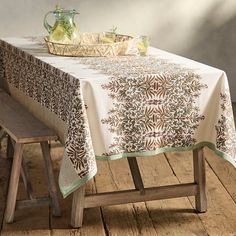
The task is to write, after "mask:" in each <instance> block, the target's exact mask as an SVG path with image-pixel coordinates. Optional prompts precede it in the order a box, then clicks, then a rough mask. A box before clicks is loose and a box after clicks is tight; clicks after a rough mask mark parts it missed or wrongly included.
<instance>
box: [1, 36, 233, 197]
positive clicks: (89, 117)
mask: <svg viewBox="0 0 236 236" xmlns="http://www.w3.org/2000/svg"><path fill="white" fill-rule="evenodd" d="M0 80H4V81H7V83H9V84H11V86H14V87H15V88H17V89H19V90H20V91H22V92H23V93H24V94H26V95H27V96H29V97H30V98H32V99H33V100H34V101H36V102H37V103H39V104H41V106H43V107H46V108H47V109H48V110H50V111H51V112H53V113H55V114H56V115H57V116H58V117H59V118H60V119H61V120H62V121H64V122H66V124H67V125H68V133H67V134H66V142H65V152H64V156H63V160H62V165H61V168H60V175H59V186H60V189H61V192H62V194H63V196H64V197H66V196H68V195H69V194H70V193H72V192H73V191H75V190H76V189H77V188H79V187H80V186H81V185H83V184H84V183H86V182H87V181H88V180H89V179H91V178H92V177H93V176H94V175H95V174H96V172H97V166H96V159H101V160H104V159H106V160H107V159H112V160H113V159H118V158H122V157H132V156H147V157H148V156H154V155H157V154H159V153H163V152H170V151H185V150H193V149H195V148H198V147H203V146H208V147H209V148H211V149H212V150H213V151H215V152H216V153H217V154H218V155H219V156H220V157H223V158H224V159H226V160H228V161H229V162H230V163H232V164H233V165H234V166H235V167H236V157H235V150H236V149H235V147H236V135H235V134H236V133H235V126H234V119H233V112H232V106H231V100H230V92H229V85H228V80H227V76H226V74H225V72H224V71H222V70H219V69H216V68H213V67H210V66H207V65H204V64H200V63H198V62H195V61H192V60H189V59H186V58H183V57H179V56H177V55H174V54H171V53H167V52H165V51H162V50H158V49H155V48H150V51H149V54H148V55H147V56H135V55H126V56H120V57H112V58H109V57H108V58H106V57H91V58H79V57H61V56H54V55H51V54H49V53H48V52H47V48H46V47H45V45H44V43H42V40H41V39H38V38H35V37H23V38H5V39H2V40H1V41H0Z"/></svg>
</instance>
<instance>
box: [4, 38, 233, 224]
mask: <svg viewBox="0 0 236 236" xmlns="http://www.w3.org/2000/svg"><path fill="white" fill-rule="evenodd" d="M7 41H9V42H10V44H9V45H11V44H14V43H12V42H13V41H15V39H13V40H12V39H10V40H7ZM16 41H17V40H16ZM19 41H20V40H19ZM22 42H24V43H28V42H30V43H29V45H28V46H27V47H28V48H27V47H25V48H24V47H23V46H20V45H22V43H19V45H18V44H17V43H16V48H17V50H19V52H17V53H19V55H20V57H21V56H22V57H23V58H24V57H25V56H26V57H29V60H31V59H32V60H35V63H36V64H37V63H41V61H42V62H43V63H44V60H45V61H46V63H47V64H45V65H44V64H43V68H46V69H47V66H48V67H49V65H50V68H51V67H52V68H53V70H54V69H57V70H58V71H59V72H58V73H62V74H61V75H62V76H64V74H65V75H68V74H69V75H70V76H72V75H73V78H76V76H77V75H75V74H73V73H74V72H76V73H80V72H81V74H82V75H83V76H84V78H83V80H81V81H87V80H88V79H89V78H90V77H89V76H91V77H94V78H96V77H98V78H100V77H101V75H100V74H96V73H94V71H93V70H96V66H97V65H95V64H93V63H94V61H92V59H91V61H89V60H90V59H88V64H89V63H90V65H92V66H94V68H92V69H93V70H92V71H90V69H88V71H90V72H89V73H90V74H89V75H85V74H83V70H84V71H86V70H87V67H86V66H87V65H86V64H85V65H81V64H80V65H81V66H80V67H79V68H80V69H81V71H78V70H76V67H75V66H74V65H73V66H74V67H73V68H74V69H73V68H67V67H65V68H60V69H58V68H59V66H58V65H59V64H60V63H62V62H63V59H62V58H56V57H52V56H50V55H49V54H47V52H46V49H45V48H42V45H39V43H38V42H37V41H35V39H31V38H26V39H22ZM9 45H8V46H7V47H11V46H9ZM23 45H24V44H23ZM38 47H39V48H40V50H36V48H38ZM13 49H14V48H13ZM14 50H15V49H14ZM153 50H154V54H158V53H159V54H160V55H161V56H162V57H163V58H164V59H160V61H161V66H162V67H163V68H164V69H163V70H164V72H165V69H166V70H168V73H172V72H173V71H172V70H173V68H177V71H178V73H179V74H178V73H177V74H176V75H177V76H178V75H179V76H180V78H182V77H181V76H186V77H188V76H192V77H194V76H195V78H196V81H193V82H199V81H201V76H202V77H203V78H205V77H206V78H205V82H206V83H207V81H209V78H210V77H212V78H216V81H213V80H212V81H211V83H213V82H214V83H213V84H218V81H222V78H223V79H224V80H223V81H224V82H225V81H226V82H227V77H226V76H225V74H224V73H223V74H222V71H220V70H217V69H214V68H210V67H207V66H204V65H202V64H198V63H196V62H192V61H189V60H187V59H184V58H179V57H178V56H175V55H172V54H168V53H165V52H163V51H161V50H156V49H153ZM21 54H22V55H21ZM32 55H33V58H32ZM20 57H19V58H20ZM0 58H1V57H0ZM35 58H36V59H35ZM54 58H55V60H56V61H55V62H54V61H53V60H54ZM166 58H171V59H172V58H173V60H174V61H175V59H176V61H178V63H180V64H181V63H184V65H185V66H186V68H187V67H193V68H194V69H193V70H198V68H201V70H200V72H198V73H199V75H198V74H194V73H195V72H192V69H191V70H188V69H186V68H184V67H183V68H182V67H179V66H177V67H176V65H175V64H171V65H172V66H171V67H170V66H169V67H168V68H167V65H169V64H168V63H169V62H166V61H165V60H166ZM19 60H20V59H19ZM64 60H65V62H67V63H68V60H71V63H72V64H73V62H75V63H76V60H77V59H74V58H73V59H68V58H65V59H64ZM101 60H102V59H101ZM124 60H125V59H124ZM127 60H128V63H130V62H129V59H127ZM142 60H144V61H145V60H146V59H142ZM147 60H148V59H147ZM151 60H154V59H151ZM57 61H58V62H57ZM0 62H1V60H0ZM85 62H86V63H87V61H86V60H85ZM9 63H10V62H9ZM57 63H58V65H57ZM101 63H103V62H101ZM112 63H113V64H114V62H113V61H112V59H111V64H112ZM0 65H1V64H0ZM40 65H41V64H40ZM102 65H103V64H102ZM37 66H38V65H37ZM104 66H105V65H104ZM25 69H26V68H25ZM72 69H73V70H74V71H72V72H70V70H72ZM139 69H140V70H141V69H142V68H139ZM9 70H10V69H9ZM61 70H62V71H63V72H60V71H61ZM185 70H186V71H187V72H186V73H185ZM26 71H27V70H26ZM39 73H40V72H39ZM114 73H116V71H115V72H114ZM162 73H163V72H162ZM168 73H167V74H168ZM104 75H106V74H105V73H104ZM20 76H22V74H20ZM39 76H40V75H39ZM86 76H87V77H88V79H87V77H86ZM106 76H107V75H106ZM106 76H104V78H107V77H106ZM117 76H118V75H117ZM118 77H119V76H118ZM142 78H144V77H140V79H142ZM11 79H12V78H9V80H8V79H2V80H1V71H0V83H1V86H2V87H3V88H4V89H5V90H6V91H8V92H9V93H10V94H11V95H12V96H13V97H14V98H15V99H16V100H17V101H19V102H20V103H21V104H23V105H24V106H25V107H26V108H27V109H28V110H29V111H30V112H31V113H32V114H34V115H35V116H36V117H37V118H38V119H40V120H41V121H42V122H44V123H45V124H47V126H49V127H50V128H52V129H53V130H55V131H56V133H57V134H58V136H59V137H60V140H61V142H62V143H65V141H66V138H67V134H68V129H69V127H68V122H66V121H65V120H63V119H61V117H59V116H58V114H56V113H55V112H53V111H52V110H50V109H51V108H48V107H46V106H45V105H43V104H42V103H40V102H37V101H35V99H34V98H32V97H31V96H29V95H27V92H24V91H22V89H21V88H20V87H17V86H15V85H14V82H9V81H11ZM13 79H14V80H15V78H13ZM144 79H145V78H144ZM154 79H157V80H158V79H164V77H163V76H162V74H161V75H158V76H157V77H155V78H154ZM101 80H102V78H101ZM207 85H208V84H207ZM35 86H37V84H35ZM193 86H194V85H193ZM224 86H225V87H224ZM224 86H223V87H222V89H223V91H224V89H226V90H227V83H225V84H224ZM39 88H40V86H39ZM199 89H202V90H204V89H208V90H209V91H210V92H212V91H214V93H218V92H219V91H220V92H221V91H222V90H220V89H219V88H218V87H217V89H219V91H218V90H214V89H215V88H214V86H213V85H212V87H210V85H208V87H207V86H205V87H204V86H202V87H201V86H199ZM199 91H200V90H199ZM209 91H208V92H206V94H209ZM220 92H219V97H220ZM199 93H200V92H199ZM52 95H53V94H52ZM195 95H196V96H198V94H195ZM32 96H33V95H32ZM84 96H85V102H86V103H87V102H88V103H89V105H88V107H90V106H91V101H90V100H86V99H87V97H86V96H87V95H86V94H84ZM161 96H162V95H161ZM208 99H210V100H209V101H211V103H214V105H215V106H216V108H217V106H220V103H219V102H220V100H217V99H211V98H210V97H209V95H208ZM199 101H200V102H203V100H202V99H200V100H199ZM199 101H198V102H199ZM194 104H196V103H194ZM213 107H214V106H213ZM217 109H218V108H217ZM217 109H216V111H218V112H219V109H218V110H217ZM90 111H91V109H90ZM90 111H88V113H89V112H90ZM214 112H215V111H214ZM220 112H223V110H222V111H221V110H220ZM91 114H92V113H91ZM209 114H211V113H209ZM219 114H221V113H219ZM204 115H205V113H204ZM206 115H207V113H206ZM219 116H220V115H219ZM88 117H89V115H88ZM210 118H212V117H211V116H210ZM210 118H208V117H206V119H205V117H202V118H199V119H200V120H201V119H202V120H204V119H205V120H207V122H208V123H209V119H210ZM89 119H90V118H89ZM216 121H217V120H216ZM199 122H200V121H199ZM204 131H205V130H204V128H201V129H200V131H199V132H204ZM232 133H233V134H234V133H235V131H234V130H232ZM93 135H95V134H93V133H92V136H93ZM206 137H208V136H207V135H206ZM208 138H209V137H208ZM206 139H207V138H206ZM200 141H208V140H204V138H203V140H200ZM204 145H207V146H209V147H210V148H212V149H213V150H214V149H215V147H214V144H212V143H210V142H199V144H197V145H195V146H194V150H193V160H194V162H193V163H194V180H193V182H192V183H186V184H178V185H171V186H161V187H154V188H145V187H144V185H143V181H142V178H141V174H140V171H139V168H138V164H137V160H136V156H138V155H135V154H133V155H127V156H125V157H127V160H128V163H129V167H130V170H131V174H132V177H133V182H134V187H135V188H134V189H132V190H125V191H118V192H109V193H98V194H92V195H86V193H85V187H84V185H81V186H80V187H79V188H77V190H76V191H75V192H74V193H73V203H72V216H71V224H72V226H73V227H80V226H81V225H82V219H83V209H84V208H91V207H98V206H106V205H114V204H125V203H130V202H142V201H150V200H158V199H167V198H176V197H184V196H195V200H196V209H197V210H198V211H199V212H205V211H206V209H207V203H206V194H205V184H206V180H205V178H206V177H205V161H204V156H203V151H202V148H203V146H204ZM95 146H96V145H95ZM173 150H174V149H173ZM183 150H189V149H188V147H183ZM163 151H164V149H162V150H161V151H160V152H163ZM167 151H170V150H167ZM157 153H158V152H157ZM157 153H154V152H153V153H152V155H155V154H157ZM218 153H219V154H220V155H221V154H222V153H223V152H221V150H220V148H218ZM140 155H141V154H140V153H139V156H140ZM222 155H223V154H222ZM144 156H145V153H144ZM225 158H226V159H227V160H229V161H230V162H231V163H232V164H234V159H233V158H232V159H230V158H228V156H227V155H226V156H225ZM234 165H235V164H234ZM74 190H75V189H74Z"/></svg>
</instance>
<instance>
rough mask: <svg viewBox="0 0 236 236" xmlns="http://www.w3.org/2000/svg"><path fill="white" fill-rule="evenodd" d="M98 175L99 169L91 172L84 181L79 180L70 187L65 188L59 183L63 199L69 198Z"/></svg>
mask: <svg viewBox="0 0 236 236" xmlns="http://www.w3.org/2000/svg"><path fill="white" fill-rule="evenodd" d="M96 173H97V169H94V170H92V171H91V172H89V174H87V175H85V176H84V177H83V178H82V179H79V180H77V181H75V182H73V183H72V184H71V185H70V186H68V187H63V186H62V185H61V183H60V181H59V188H60V191H61V193H62V196H63V198H66V197H68V196H69V195H70V194H71V193H73V192H74V191H76V190H77V189H78V188H79V187H81V186H82V185H83V184H85V183H86V182H87V181H89V180H90V179H92V178H93V177H94V176H95V175H96Z"/></svg>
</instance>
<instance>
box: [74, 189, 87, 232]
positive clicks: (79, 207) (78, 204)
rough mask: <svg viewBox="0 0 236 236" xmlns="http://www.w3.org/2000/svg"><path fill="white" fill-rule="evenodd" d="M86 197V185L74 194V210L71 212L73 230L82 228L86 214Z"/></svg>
mask: <svg viewBox="0 0 236 236" xmlns="http://www.w3.org/2000/svg"><path fill="white" fill-rule="evenodd" d="M84 197H85V185H83V186H81V187H80V188H79V189H78V190H76V191H75V192H74V193H73V200H72V210H71V226H72V227H73V228H78V227H81V226H82V224H83V214H84Z"/></svg>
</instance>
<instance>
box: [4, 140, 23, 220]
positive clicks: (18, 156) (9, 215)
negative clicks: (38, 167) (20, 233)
mask: <svg viewBox="0 0 236 236" xmlns="http://www.w3.org/2000/svg"><path fill="white" fill-rule="evenodd" d="M23 146H24V145H23V144H20V143H16V144H15V149H14V157H13V162H12V169H11V177H10V183H9V187H8V195H7V205H6V211H5V221H6V222H7V223H12V222H13V220H14V212H15V207H16V196H17V190H18V184H19V178H20V170H21V162H22V153H23Z"/></svg>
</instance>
